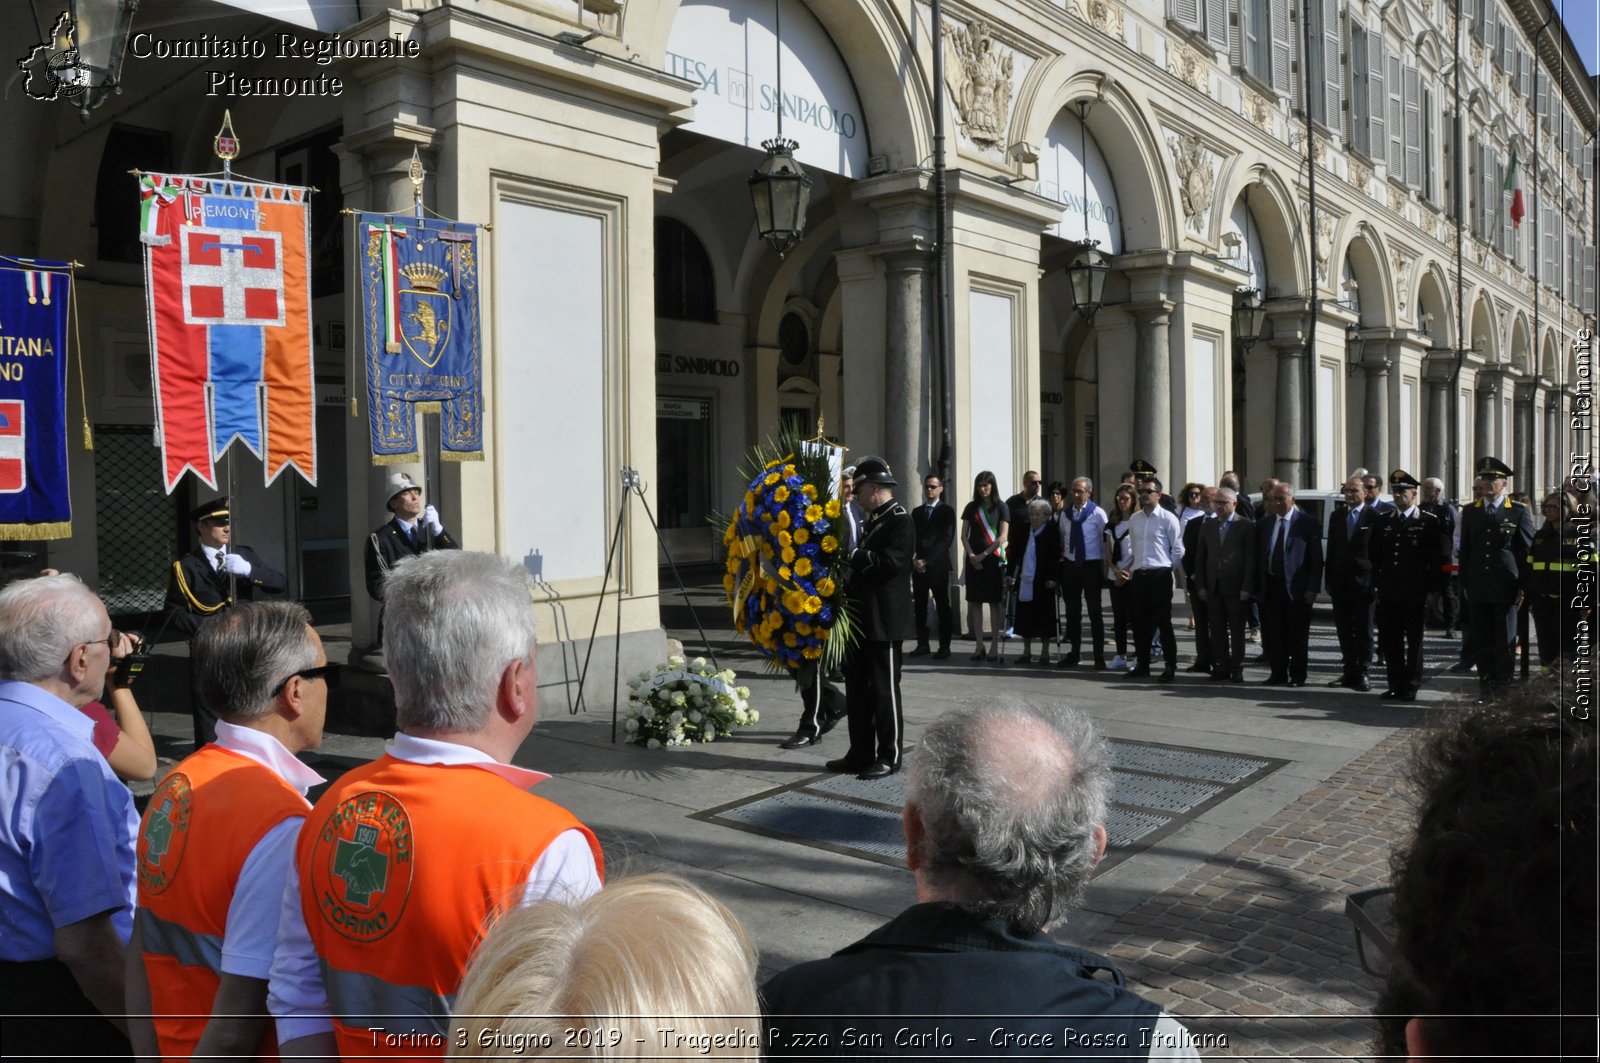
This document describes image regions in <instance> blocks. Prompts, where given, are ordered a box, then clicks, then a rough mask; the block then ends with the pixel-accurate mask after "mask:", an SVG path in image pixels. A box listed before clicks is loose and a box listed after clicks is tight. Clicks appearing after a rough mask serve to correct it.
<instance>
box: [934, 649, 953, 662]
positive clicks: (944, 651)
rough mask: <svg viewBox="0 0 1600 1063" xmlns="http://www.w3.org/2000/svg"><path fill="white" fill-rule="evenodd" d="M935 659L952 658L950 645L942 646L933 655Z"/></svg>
mask: <svg viewBox="0 0 1600 1063" xmlns="http://www.w3.org/2000/svg"><path fill="white" fill-rule="evenodd" d="M933 659H934V660H936V661H948V660H949V659H950V647H949V646H940V647H939V652H938V653H936V654H934V655H933Z"/></svg>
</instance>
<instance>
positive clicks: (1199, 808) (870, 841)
mask: <svg viewBox="0 0 1600 1063" xmlns="http://www.w3.org/2000/svg"><path fill="white" fill-rule="evenodd" d="M1110 746H1111V754H1112V763H1113V764H1114V765H1115V770H1114V771H1113V772H1112V780H1113V789H1112V794H1111V809H1110V814H1109V815H1108V816H1107V822H1106V833H1107V834H1108V835H1109V836H1110V838H1109V845H1108V848H1107V852H1106V858H1105V860H1103V861H1102V862H1101V865H1100V867H1101V870H1104V869H1106V868H1108V867H1111V866H1113V865H1115V864H1116V863H1118V862H1120V861H1122V860H1125V859H1127V858H1128V857H1129V856H1131V855H1133V854H1134V853H1136V852H1139V851H1141V850H1143V849H1146V848H1148V847H1149V846H1151V845H1153V844H1155V843H1156V842H1157V841H1160V840H1161V839H1162V838H1163V837H1165V836H1166V835H1168V834H1170V833H1172V832H1173V831H1175V830H1177V829H1178V828H1179V827H1182V826H1183V825H1184V824H1185V823H1188V822H1189V821H1190V820H1193V819H1194V818H1195V817H1197V816H1199V815H1200V814H1202V813H1203V812H1205V811H1207V810H1208V809H1210V808H1212V807H1214V806H1216V805H1217V804H1219V803H1220V802H1222V801H1225V800H1227V799H1228V798H1229V797H1231V796H1233V795H1234V794H1236V793H1238V792H1240V791H1241V790H1244V789H1245V788H1246V787H1249V786H1253V785H1254V784H1256V783H1257V782H1260V781H1261V780H1262V779H1263V778H1265V777H1266V776H1268V775H1270V774H1271V773H1272V772H1274V771H1276V770H1278V768H1280V767H1282V766H1283V765H1284V764H1286V763H1288V762H1287V761H1283V760H1275V759H1271V758H1267V757H1250V756H1241V755H1239V754H1233V753H1224V752H1220V751H1216V750H1204V749H1189V748H1184V747H1179V746H1162V745H1156V744H1154V743H1149V742H1125V741H1120V740H1114V741H1112V742H1111V743H1110ZM912 756H913V754H911V753H907V754H906V760H907V761H908V762H909V760H910V759H911V757H912ZM905 778H906V777H905V773H904V772H901V773H900V774H897V775H891V776H889V777H888V778H885V779H874V780H871V781H863V780H860V779H857V778H855V777H854V776H850V775H820V776H816V777H814V778H811V779H807V780H805V781H803V782H800V783H796V784H793V785H791V786H783V787H779V788H777V789H774V790H768V791H766V792H764V793H759V794H756V795H754V796H752V797H748V798H745V799H743V800H740V801H734V802H731V803H729V804H725V805H719V806H717V807H716V808H710V809H706V810H705V811H703V812H697V813H695V814H694V816H693V818H695V819H701V820H705V821H707V822H710V823H717V824H720V825H722V826H725V827H732V828H734V829H735V830H744V831H750V832H752V833H755V834H763V835H766V836H768V837H772V838H780V839H782V840H784V841H789V842H794V843H795V844H798V845H806V846H810V847H812V848H817V849H826V850H828V851H830V852H836V853H842V854H844V855H846V856H855V857H859V858H860V859H863V860H870V861H873V862H875V863H880V864H886V865H888V866H890V867H903V866H905V840H904V838H903V836H902V834H901V828H900V807H901V805H902V804H904V802H905V792H906V784H905Z"/></svg>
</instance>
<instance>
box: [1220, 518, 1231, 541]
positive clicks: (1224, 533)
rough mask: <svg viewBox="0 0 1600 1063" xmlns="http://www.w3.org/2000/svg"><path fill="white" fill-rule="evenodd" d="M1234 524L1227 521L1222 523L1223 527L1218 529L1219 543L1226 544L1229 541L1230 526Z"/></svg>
mask: <svg viewBox="0 0 1600 1063" xmlns="http://www.w3.org/2000/svg"><path fill="white" fill-rule="evenodd" d="M1232 523H1233V522H1232V521H1229V520H1225V521H1223V522H1222V527H1220V528H1218V529H1217V541H1218V542H1224V543H1225V542H1227V541H1228V525H1229V524H1232Z"/></svg>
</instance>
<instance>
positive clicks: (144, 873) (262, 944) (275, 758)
mask: <svg viewBox="0 0 1600 1063" xmlns="http://www.w3.org/2000/svg"><path fill="white" fill-rule="evenodd" d="M193 655H194V668H195V687H196V690H197V692H198V693H199V695H200V697H201V698H203V699H204V701H205V703H206V705H207V706H209V707H210V708H211V709H212V711H214V712H215V713H216V716H217V724H216V728H217V737H216V741H215V742H213V743H211V744H209V745H206V746H203V747H202V748H200V749H198V750H196V751H195V752H194V753H193V754H192V755H190V756H189V757H188V758H187V759H186V760H184V761H182V762H181V763H180V764H178V766H177V767H175V768H173V769H172V771H171V772H170V773H169V774H168V775H167V776H166V777H165V778H164V779H162V781H161V785H160V786H158V787H157V788H156V791H155V793H154V794H153V795H152V796H151V799H150V805H149V808H148V810H147V811H146V813H145V817H144V821H143V823H142V824H141V825H140V828H139V847H138V865H137V871H138V877H139V909H138V912H137V915H136V917H135V922H134V931H133V940H132V941H131V942H130V943H129V948H128V966H127V979H128V1013H129V1016H130V1018H129V1035H130V1037H131V1039H132V1040H133V1042H134V1050H135V1054H137V1055H148V1056H151V1057H154V1056H157V1055H159V1056H162V1057H164V1058H168V1059H173V1058H185V1059H186V1058H188V1057H190V1056H197V1057H212V1056H257V1055H262V1054H263V1053H264V1050H265V1049H266V1048H267V1047H268V1046H270V1045H271V1044H272V1043H273V1042H272V1040H271V1029H270V1025H269V1022H268V1018H267V975H268V973H269V971H270V970H271V968H272V956H273V951H274V949H275V948H276V946H277V940H278V911H279V906H280V904H281V901H282V898H283V888H284V883H285V881H286V879H287V876H288V873H289V869H290V867H291V866H292V864H293V859H294V845H295V840H296V839H297V838H298V837H299V835H300V825H301V824H302V823H303V822H304V821H305V817H306V813H307V812H310V811H311V804H310V802H308V801H307V800H306V798H305V794H306V792H307V791H308V790H310V789H311V787H313V786H316V785H318V784H320V783H321V782H322V781H323V779H322V777H321V776H320V775H318V774H317V773H316V772H314V771H312V770H311V769H310V768H308V767H306V766H305V765H304V764H302V763H300V761H299V760H297V759H295V754H297V753H301V752H304V751H305V750H308V749H315V748H316V747H317V746H318V745H320V744H321V742H322V726H323V722H324V720H325V719H326V717H327V710H328V691H329V689H330V688H332V687H333V686H335V685H336V684H337V683H338V678H339V666H338V665H336V664H329V663H328V655H327V653H326V652H325V651H324V650H323V647H322V640H321V639H320V638H319V637H318V636H317V633H316V631H314V630H312V627H311V614H310V613H308V612H307V611H306V609H305V607H304V606H303V605H300V604H299V603H298V602H271V603H265V602H263V603H254V602H242V603H240V604H239V605H236V606H234V607H233V608H232V609H229V610H228V611H227V612H225V613H222V614H220V615H218V616H217V617H216V618H215V619H213V620H211V621H210V622H209V623H207V624H205V625H204V626H202V627H201V629H200V631H199V633H198V634H197V635H196V636H195V640H194V646H193ZM207 943H210V947H208V945H207Z"/></svg>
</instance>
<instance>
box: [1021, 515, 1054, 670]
mask: <svg viewBox="0 0 1600 1063" xmlns="http://www.w3.org/2000/svg"><path fill="white" fill-rule="evenodd" d="M1025 542H1026V545H1025V546H1024V548H1023V549H1022V551H1021V553H1022V556H1021V557H1014V558H1012V569H1013V571H1014V572H1016V581H1017V621H1016V630H1017V634H1018V635H1021V636H1022V656H1021V657H1020V658H1018V660H1017V663H1018V664H1032V663H1033V640H1034V639H1038V640H1039V663H1040V664H1049V663H1050V640H1051V639H1053V638H1055V637H1056V574H1057V573H1058V572H1060V571H1061V525H1059V524H1057V523H1056V522H1055V521H1053V520H1051V519H1050V503H1049V502H1046V501H1045V500H1044V499H1042V498H1035V499H1034V500H1033V501H1031V502H1029V503H1028V538H1027V539H1026V540H1025Z"/></svg>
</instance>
